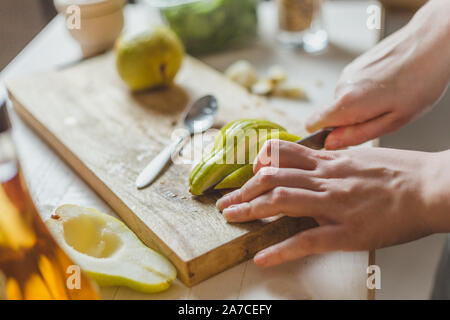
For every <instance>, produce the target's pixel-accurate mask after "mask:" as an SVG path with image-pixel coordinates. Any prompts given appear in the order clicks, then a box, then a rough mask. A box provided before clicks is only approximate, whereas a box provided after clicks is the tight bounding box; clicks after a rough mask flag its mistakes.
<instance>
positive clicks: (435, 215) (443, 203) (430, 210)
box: [424, 150, 450, 233]
mask: <svg viewBox="0 0 450 320" xmlns="http://www.w3.org/2000/svg"><path fill="white" fill-rule="evenodd" d="M431 158H432V159H430V161H429V162H428V163H427V168H426V169H425V172H424V176H425V177H424V180H425V183H424V190H425V191H424V199H425V203H426V205H425V207H426V210H425V212H424V215H425V216H424V221H425V222H426V224H427V226H428V228H429V229H430V231H431V232H432V233H448V232H450V150H447V151H443V152H438V153H433V154H431Z"/></svg>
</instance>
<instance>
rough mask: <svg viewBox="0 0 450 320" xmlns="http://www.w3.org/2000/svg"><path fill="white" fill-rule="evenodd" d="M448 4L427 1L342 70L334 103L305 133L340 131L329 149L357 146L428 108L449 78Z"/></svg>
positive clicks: (329, 142)
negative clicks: (325, 128)
mask: <svg viewBox="0 0 450 320" xmlns="http://www.w3.org/2000/svg"><path fill="white" fill-rule="evenodd" d="M443 12H450V1H447V0H434V1H429V3H428V4H427V5H425V6H424V7H423V8H422V9H421V10H420V11H419V12H418V13H417V14H416V15H415V17H414V18H413V19H412V20H411V22H410V23H409V24H408V25H407V26H406V27H404V28H403V29H401V30H399V31H398V32H397V33H395V34H393V35H392V36H390V37H388V38H386V39H385V40H383V41H382V42H380V43H379V44H378V45H377V46H375V47H374V48H373V49H371V50H369V51H368V52H367V53H365V54H364V55H362V56H361V57H359V58H357V59H356V60H355V61H354V62H352V63H351V64H349V65H348V66H347V67H346V68H345V69H344V71H343V73H342V75H341V78H340V80H339V82H338V84H337V87H336V93H335V97H336V98H335V101H334V103H333V104H332V105H331V106H330V107H329V108H327V109H325V110H323V111H322V112H318V113H316V114H314V115H313V116H312V117H311V118H310V119H309V120H308V122H307V128H308V130H309V131H315V130H318V129H320V128H323V127H339V128H338V129H336V130H335V131H334V132H333V133H332V134H330V135H329V137H328V138H327V140H326V144H325V147H326V148H327V149H333V150H335V149H340V148H343V147H346V146H350V145H356V144H360V143H362V142H364V141H368V140H371V139H374V138H376V137H379V136H381V135H383V134H385V133H389V132H392V131H395V130H397V129H398V128H400V127H401V126H403V125H404V124H406V123H407V122H409V121H411V120H413V119H414V118H416V117H417V116H419V115H421V114H422V113H423V112H425V111H426V110H428V109H429V108H430V107H431V106H432V105H433V104H434V103H435V102H436V101H437V100H438V99H439V97H440V96H441V95H442V93H443V92H444V90H445V89H446V87H447V85H448V82H449V80H450V59H449V57H450V19H448V15H446V14H443Z"/></svg>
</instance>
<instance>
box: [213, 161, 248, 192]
mask: <svg viewBox="0 0 450 320" xmlns="http://www.w3.org/2000/svg"><path fill="white" fill-rule="evenodd" d="M253 175H254V174H253V165H252V164H246V165H245V166H243V167H240V168H239V169H237V170H236V171H234V172H233V173H231V174H229V175H228V176H226V177H225V179H223V180H222V181H221V182H220V183H219V184H217V185H216V186H215V187H214V189H216V190H220V189H235V188H240V187H242V186H243V185H244V183H246V182H247V181H248V180H250V178H251V177H253Z"/></svg>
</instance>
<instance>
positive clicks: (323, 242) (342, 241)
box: [253, 225, 348, 267]
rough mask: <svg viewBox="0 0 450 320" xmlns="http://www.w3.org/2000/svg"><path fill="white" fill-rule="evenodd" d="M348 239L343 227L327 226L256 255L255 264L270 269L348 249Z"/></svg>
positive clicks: (295, 236) (302, 233)
mask: <svg viewBox="0 0 450 320" xmlns="http://www.w3.org/2000/svg"><path fill="white" fill-rule="evenodd" d="M347 241H348V240H347V237H346V236H345V231H344V228H343V227H342V226H335V225H326V226H320V227H317V228H313V229H309V230H306V231H302V232H300V233H297V234H296V235H294V236H292V237H290V238H289V239H286V240H284V241H282V242H280V243H277V244H275V245H273V246H271V247H269V248H267V249H264V250H262V251H260V252H258V253H257V254H256V256H255V257H254V258H253V260H254V262H255V263H256V264H257V265H258V266H261V267H270V266H275V265H278V264H281V263H283V262H286V261H290V260H294V259H298V258H302V257H306V256H308V255H311V254H317V253H324V252H329V251H334V250H340V249H345V248H346V247H347V243H346V242H347Z"/></svg>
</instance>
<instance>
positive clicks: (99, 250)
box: [45, 205, 177, 292]
mask: <svg viewBox="0 0 450 320" xmlns="http://www.w3.org/2000/svg"><path fill="white" fill-rule="evenodd" d="M45 223H46V225H47V227H48V228H49V229H50V231H51V232H52V234H53V236H54V237H55V239H56V241H57V242H58V244H59V245H60V246H61V247H62V248H63V249H64V251H65V252H66V253H67V254H68V255H69V256H70V257H71V258H72V259H73V260H74V261H75V262H76V263H78V264H79V265H80V267H81V268H82V269H83V270H84V271H85V272H86V273H87V274H88V275H89V276H90V277H91V278H92V279H93V280H95V281H96V282H97V283H98V284H99V285H100V286H126V287H129V288H132V289H135V290H138V291H141V292H159V291H163V290H166V289H167V288H169V286H170V284H171V283H172V281H173V280H174V279H175V278H176V276H177V271H176V269H175V267H174V266H173V265H172V264H171V263H170V261H169V260H167V259H166V258H165V257H163V256H162V255H160V254H159V253H157V252H155V251H154V250H152V249H150V248H148V247H146V246H145V245H144V244H143V243H142V242H141V241H140V240H139V239H138V238H137V236H136V235H135V234H134V233H133V232H132V231H131V230H130V229H128V227H127V226H126V225H125V224H123V223H122V222H121V221H119V220H118V219H116V218H114V217H112V216H110V215H107V214H105V213H102V212H99V211H97V210H95V209H91V208H84V207H81V206H77V205H63V206H61V207H59V208H57V209H56V211H55V214H54V215H52V216H51V218H49V219H47V220H46V221H45Z"/></svg>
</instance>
